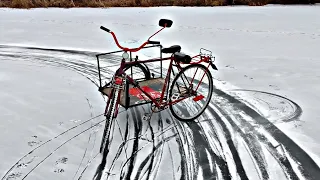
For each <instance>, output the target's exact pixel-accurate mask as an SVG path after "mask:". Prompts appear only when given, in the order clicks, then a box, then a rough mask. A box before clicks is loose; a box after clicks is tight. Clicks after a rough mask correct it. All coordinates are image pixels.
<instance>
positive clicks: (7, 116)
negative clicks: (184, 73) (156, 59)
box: [0, 5, 320, 179]
mask: <svg viewBox="0 0 320 180" xmlns="http://www.w3.org/2000/svg"><path fill="white" fill-rule="evenodd" d="M319 8H320V6H271V5H270V6H264V7H214V8H189V7H188V8H187V7H186V8H178V7H162V8H109V9H91V8H79V9H56V8H52V9H31V10H12V9H7V8H2V9H0V44H1V45H2V46H1V47H0V60H1V66H0V82H1V85H2V88H1V89H0V118H1V119H2V123H1V125H0V132H1V134H0V147H1V148H0V152H1V153H0V157H1V159H2V162H3V163H1V165H0V171H1V172H3V173H4V174H3V175H5V173H6V172H8V175H10V173H11V174H13V175H12V176H11V177H16V178H18V177H20V178H21V179H22V178H23V177H24V176H25V175H26V174H27V172H29V171H30V170H31V169H32V168H33V167H35V165H36V164H38V163H39V162H41V161H42V160H43V159H44V158H45V157H46V156H47V155H48V154H50V152H54V153H53V155H52V156H50V157H49V158H48V159H45V161H44V162H43V163H40V164H39V165H38V166H37V167H36V169H35V170H34V171H32V173H30V175H28V177H29V178H30V179H42V178H41V177H48V176H47V175H49V174H50V175H52V174H54V175H55V176H50V177H52V178H53V179H56V176H57V177H58V176H61V177H64V178H63V179H71V178H74V177H78V176H79V174H80V173H81V171H82V170H83V169H85V167H86V164H88V162H89V161H90V159H92V158H93V157H94V156H95V155H96V153H97V149H98V146H99V145H100V144H99V143H100V139H101V135H102V127H101V126H102V125H103V124H102V123H101V124H102V125H99V126H97V127H99V128H95V127H93V128H91V127H92V125H94V124H95V123H99V122H100V121H101V120H103V117H99V118H96V119H94V121H92V122H91V121H90V123H88V124H83V125H80V126H77V125H79V124H81V122H83V121H85V120H89V119H90V118H91V117H95V116H99V115H101V113H102V112H103V110H104V101H103V98H102V97H101V95H100V94H99V93H98V91H97V87H96V86H95V85H94V84H93V83H91V81H93V82H97V74H96V72H95V70H96V69H95V65H96V59H95V57H94V54H92V53H90V52H85V53H81V52H79V50H85V51H95V52H107V51H113V50H117V47H116V45H115V44H114V42H113V40H112V37H111V36H110V35H109V34H107V33H105V32H104V31H101V30H100V29H99V27H100V26H101V25H103V26H105V27H107V28H109V29H111V30H113V31H114V32H115V33H116V34H117V35H118V37H119V40H120V43H121V44H124V45H125V46H130V47H135V46H138V45H140V44H141V43H142V42H143V41H144V40H146V38H147V37H148V36H149V35H151V34H152V33H153V32H155V31H156V30H157V29H158V25H157V24H158V20H159V19H160V18H168V19H172V20H173V26H172V28H169V29H165V30H164V31H163V32H161V34H159V35H157V36H156V37H154V38H153V40H159V41H161V42H162V44H163V45H164V46H170V45H173V44H179V45H181V46H182V51H183V52H185V53H191V54H192V53H193V54H194V53H197V52H198V51H199V49H200V48H201V47H203V48H206V49H210V50H212V51H213V52H214V54H215V56H216V64H217V67H218V69H219V71H217V72H212V73H213V75H214V77H215V84H216V85H217V87H218V89H219V91H215V96H213V101H212V106H211V109H210V108H208V113H207V115H206V116H207V118H209V119H213V120H212V121H210V122H207V121H203V119H205V118H206V117H201V118H202V119H201V118H200V119H199V121H201V123H198V124H201V125H195V124H193V125H189V126H188V127H187V125H185V124H180V123H179V122H175V121H174V120H173V121H172V119H170V115H169V114H168V112H163V113H161V116H163V117H162V118H160V119H163V120H164V121H165V119H166V118H168V119H169V121H172V122H170V123H167V124H165V123H164V124H163V125H162V126H161V128H164V129H165V128H170V127H171V126H172V127H176V128H175V129H174V130H172V131H171V130H170V131H168V132H167V133H166V135H167V137H171V136H173V135H174V134H175V133H179V134H180V135H179V138H177V139H178V140H168V143H167V144H170V147H171V148H169V145H168V147H163V148H159V149H158V150H157V151H156V152H157V153H154V154H156V155H154V156H153V157H155V160H154V161H156V160H157V161H159V163H155V165H154V166H152V167H154V168H153V169H158V171H159V173H160V174H161V175H162V176H160V175H159V174H157V172H158V171H152V173H151V175H150V176H154V177H158V178H159V179H161V178H160V177H163V176H165V175H164V174H166V173H168V174H167V179H170V178H171V179H174V178H176V179H178V177H179V176H184V177H186V179H190V178H191V177H204V179H208V178H209V177H211V178H212V176H210V174H216V177H220V178H221V179H227V178H226V177H227V176H229V175H231V176H232V178H231V179H245V177H248V178H249V179H258V178H259V177H260V178H261V177H263V178H261V179H264V178H265V179H267V178H266V177H269V179H294V177H299V178H300V179H304V178H303V176H304V175H305V177H306V179H316V177H317V175H320V169H319V167H317V166H316V165H315V164H313V162H312V160H311V159H313V161H314V162H315V163H317V164H318V165H320V160H319V154H320V148H319V147H320V144H319V143H320V141H319V138H318V132H319V130H320V127H319V123H318V119H319V118H320V115H319V114H318V110H319V107H318V102H319V101H320V96H319V94H318V92H319V91H320V86H319V84H320V73H319V71H318V69H319V68H320V63H319V62H318V59H319V57H320V51H317V49H318V47H319V46H320V21H319V18H320V9H319ZM16 46H24V47H39V48H50V49H74V50H76V51H74V52H62V51H52V50H44V49H28V48H18V47H16ZM154 53H155V52H151V51H150V52H145V53H143V54H142V56H144V57H148V56H151V55H154ZM110 64H112V62H110ZM70 70H72V71H70ZM105 73H106V74H108V73H110V72H107V71H106V72H105ZM79 74H81V75H83V76H80V75H79ZM88 79H90V80H91V81H89V80H88ZM235 89H238V90H235ZM248 90H250V91H248ZM234 98H235V99H234ZM236 99H238V100H239V102H238V101H237V100H236ZM242 103H243V104H242ZM132 111H134V112H135V113H136V114H137V113H139V112H141V109H137V110H132ZM132 111H130V112H127V113H126V114H129V116H130V118H129V119H130V120H131V119H136V120H139V117H136V118H134V116H135V115H133V114H132ZM226 114H228V115H226ZM219 117H220V118H221V119H220V120H219ZM119 118H120V119H123V120H124V121H122V123H123V124H122V125H121V123H120V125H119V126H120V127H122V128H123V129H126V127H127V125H126V124H125V122H126V118H125V114H123V116H122V115H121V116H120V117H119ZM153 119H154V121H152V122H153V123H152V125H149V124H148V123H147V122H143V123H142V124H141V127H142V129H143V128H147V127H149V126H151V127H154V129H156V128H158V126H159V125H158V124H157V120H159V117H154V118H153ZM80 120H81V121H80ZM130 120H129V121H130ZM136 120H134V122H135V121H136ZM130 122H131V125H132V127H133V126H134V122H133V121H132V120H131V121H130ZM75 126H77V128H75V129H74V130H75V132H71V131H68V133H66V134H64V135H62V136H59V138H61V139H52V138H53V137H55V136H56V135H58V134H59V133H63V132H65V131H66V130H68V129H69V128H72V127H75ZM78 127H79V128H78ZM86 128H91V129H89V130H88V131H86V132H84V133H82V134H81V136H80V135H79V136H77V137H75V138H74V139H72V141H70V143H69V142H68V143H66V145H64V146H62V148H59V149H58V150H57V151H54V149H55V148H57V147H58V146H59V145H60V144H61V143H63V142H65V141H67V140H68V139H69V138H72V137H74V136H76V135H77V133H80V132H81V131H83V130H85V129H86ZM161 128H160V129H159V131H160V130H161ZM201 128H202V129H201ZM120 129H121V128H120ZM130 131H132V133H129V135H128V138H130V137H134V136H135V133H136V132H135V131H136V130H130ZM145 131H146V132H149V130H148V129H143V132H145ZM199 132H201V133H199ZM69 133H70V134H69ZM149 133H150V132H149ZM151 134H153V133H151ZM201 134H204V135H201ZM119 137H120V136H119ZM146 137H149V138H150V134H149V135H148V133H147V135H146ZM165 138H166V137H162V136H159V137H157V138H156V139H154V140H153V142H157V143H160V142H161V140H163V139H165ZM210 138H211V139H210ZM50 139H52V141H50V142H49V143H47V144H45V145H43V146H41V147H42V148H39V150H38V151H34V153H35V155H32V154H31V155H30V156H27V157H26V158H24V159H22V161H23V163H24V164H26V167H27V168H21V167H22V166H23V165H20V166H19V167H18V164H19V163H17V165H16V166H14V167H13V170H12V171H9V170H10V167H11V166H13V165H14V164H15V163H16V162H17V161H18V160H19V158H21V157H23V156H24V155H25V154H27V153H28V152H29V151H31V150H32V149H34V148H35V147H36V146H37V145H40V144H41V143H43V142H46V141H47V140H50ZM179 139H180V140H179ZM193 139H198V142H196V141H194V140H193ZM227 139H229V140H231V142H230V141H227ZM265 139H267V140H265ZM250 140H251V142H250ZM175 141H177V142H175ZM116 142H122V140H121V139H120V138H119V139H117V141H116ZM187 142H188V143H191V144H193V145H194V146H195V147H196V146H198V147H200V146H203V147H204V148H203V149H206V150H204V151H200V149H199V148H188V147H186V145H183V144H186V143H187ZM135 143H138V142H132V144H130V143H128V145H127V147H131V148H132V146H133V145H134V144H135ZM139 143H140V144H139V147H142V146H143V142H139ZM141 143H142V144H141ZM197 143H199V144H197ZM230 143H231V144H230ZM270 143H271V144H270ZM151 144H152V143H151ZM279 144H281V146H278V147H277V148H271V147H272V146H277V145H279ZM271 145H272V146H271ZM114 146H116V145H114ZM152 147H153V146H152V145H148V146H146V150H144V151H143V152H144V153H145V152H149V151H150V152H151V150H152ZM178 147H180V148H182V150H181V149H179V148H178ZM281 147H283V148H284V149H285V150H283V149H282V148H281ZM279 148H280V149H279ZM128 149H130V148H128ZM169 149H170V150H169ZM115 151H116V150H115ZM131 151H133V150H128V152H129V154H131ZM160 152H163V153H164V154H163V155H161V156H160V155H159V154H162V153H160ZM168 152H170V153H168ZM181 152H184V153H187V154H185V156H181V157H179V158H178V157H177V158H174V157H171V158H170V155H169V154H171V155H173V156H176V155H177V154H179V155H181V154H183V153H181ZM197 152H198V153H197ZM255 152H257V153H255ZM115 154H116V153H115V152H113V153H111V154H110V156H115ZM140 154H141V155H140ZM140 154H139V153H138V156H137V157H136V158H135V162H136V164H139V163H142V161H143V159H145V158H146V157H145V156H146V155H147V153H145V155H144V154H143V153H140ZM175 154H176V155H175ZM204 154H206V155H204ZM212 154H214V155H212ZM203 156H205V157H203ZM38 157H39V158H38ZM82 157H84V158H82ZM161 157H162V158H164V159H161ZM283 157H285V158H284V159H285V160H283V159H282V158H283ZM66 158H67V159H66ZM98 158H99V157H98ZM98 158H96V159H94V161H93V163H92V164H91V165H90V166H89V167H88V170H86V171H84V172H86V173H85V174H84V175H86V177H87V178H89V177H92V176H93V174H94V172H95V169H96V167H97V165H98V164H99V163H100V162H99V161H100V159H98ZM126 158H127V157H126V153H123V152H122V153H121V156H120V157H119V159H118V161H119V163H121V162H123V161H124V160H125V159H126ZM165 158H168V159H165ZM184 158H187V159H191V160H190V162H188V163H189V164H193V165H186V166H185V167H184V168H185V169H184V170H183V169H182V168H181V167H180V165H181V164H183V163H181V164H179V163H180V161H181V162H182V161H183V160H182V159H184ZM201 158H202V159H201ZM237 158H238V159H241V161H240V162H239V161H237ZM308 158H310V159H308ZM111 159H112V158H111ZM133 159H134V158H133ZM219 160H221V161H222V160H223V162H226V164H227V166H226V167H227V169H228V172H226V171H224V170H225V169H223V168H222V166H221V164H223V163H221V162H219ZM259 161H260V164H259ZM28 162H29V164H31V165H30V166H28ZM129 162H130V161H129ZM148 162H149V161H148ZM160 162H161V163H160ZM171 162H172V163H171ZM196 162H198V164H200V165H199V166H197V165H195V164H197V163H196ZM287 162H290V164H291V166H292V167H291V168H290V167H288V166H287V164H286V163H287ZM32 163H33V165H32ZM219 163H220V164H219ZM239 163H240V164H239ZM299 163H300V164H302V165H306V166H304V167H301V168H298V164H299ZM129 164H130V163H129ZM168 164H170V166H169V165H168ZM208 165H209V167H207V166H208ZM214 165H215V166H216V167H215V166H214ZM147 166H148V165H145V166H138V165H137V167H136V166H135V168H134V169H133V170H132V173H133V174H131V177H133V176H135V177H139V178H141V177H142V174H141V177H140V175H139V173H138V172H139V167H141V169H142V171H143V172H148V168H149V167H148V168H147ZM28 167H29V169H28ZM78 167H81V168H78ZM119 167H120V165H119V164H118V165H115V167H114V168H113V171H114V173H115V174H117V176H118V175H119V173H118V171H117V168H119ZM169 167H170V168H169ZM173 167H175V168H176V169H178V170H176V171H170V173H169V172H168V169H166V168H169V169H170V170H172V168H173ZM178 167H179V168H178ZM197 167H200V168H197ZM61 169H63V172H61ZM77 169H80V170H79V171H77ZM128 169H130V168H127V169H126V172H127V173H128V171H129V170H128ZM141 169H140V170H141ZM199 169H201V170H199ZM241 169H242V170H241ZM253 169H254V170H253ZM44 170H47V171H48V173H49V174H47V173H46V172H44ZM19 173H21V175H19ZM286 173H287V174H286ZM304 173H305V174H304ZM288 174H294V175H292V176H288ZM36 177H37V178H36ZM318 177H319V176H318ZM83 178H84V179H87V178H85V177H83ZM110 178H111V179H112V177H111V176H110ZM149 178H150V179H152V178H151V177H149ZM18 179H19V178H18ZM116 179H117V178H116ZM200 179H201V178H200Z"/></svg>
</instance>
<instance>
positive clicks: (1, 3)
mask: <svg viewBox="0 0 320 180" xmlns="http://www.w3.org/2000/svg"><path fill="white" fill-rule="evenodd" d="M315 3H320V0H0V7H10V8H47V7H61V8H72V7H154V6H228V5H249V6H261V5H267V4H315Z"/></svg>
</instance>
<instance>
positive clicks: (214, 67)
mask: <svg viewBox="0 0 320 180" xmlns="http://www.w3.org/2000/svg"><path fill="white" fill-rule="evenodd" d="M211 66H212V69H214V70H217V71H218V68H217V66H216V65H215V64H213V63H211Z"/></svg>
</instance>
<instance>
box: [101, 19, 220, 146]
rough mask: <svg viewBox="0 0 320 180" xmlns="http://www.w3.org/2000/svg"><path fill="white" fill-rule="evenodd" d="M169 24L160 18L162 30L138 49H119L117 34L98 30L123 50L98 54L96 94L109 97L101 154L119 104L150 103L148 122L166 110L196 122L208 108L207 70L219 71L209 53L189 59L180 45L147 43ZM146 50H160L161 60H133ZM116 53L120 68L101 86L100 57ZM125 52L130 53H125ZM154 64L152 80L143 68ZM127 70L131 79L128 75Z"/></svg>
mask: <svg viewBox="0 0 320 180" xmlns="http://www.w3.org/2000/svg"><path fill="white" fill-rule="evenodd" d="M172 23H173V22H172V21H171V20H168V19H160V21H159V26H161V27H162V28H161V29H160V30H159V31H157V32H156V33H154V34H153V35H151V36H150V37H149V38H148V40H147V41H146V42H144V43H143V44H142V45H141V46H140V47H138V48H126V47H122V46H121V45H120V44H119V42H118V40H117V37H116V35H115V34H114V33H113V32H112V31H111V30H109V29H107V28H105V27H103V26H101V27H100V28H101V29H102V30H104V31H106V32H108V33H110V34H111V35H112V36H113V38H114V41H115V43H116V44H117V46H118V47H119V48H120V49H122V51H115V52H110V53H103V54H98V55H97V62H98V72H99V81H100V87H99V91H100V92H101V93H102V94H103V95H107V96H108V101H107V105H106V109H105V116H106V125H105V130H104V134H103V139H102V142H101V148H100V152H102V150H103V148H104V145H105V144H106V143H107V142H106V140H105V139H106V135H107V134H108V136H109V133H110V127H111V123H112V121H113V120H114V118H116V117H117V115H118V112H119V105H121V106H122V107H124V108H125V109H128V108H130V107H134V106H139V105H143V104H151V113H149V114H145V116H144V119H145V120H149V119H150V118H151V115H152V113H154V112H159V111H162V110H164V109H167V108H168V107H169V109H170V111H171V113H172V115H173V116H174V117H175V118H176V119H178V120H180V121H192V120H194V119H196V118H197V117H199V116H200V115H201V114H202V113H203V111H204V110H205V109H206V107H207V106H208V104H209V102H210V100H211V96H212V91H213V81H212V75H211V73H210V71H209V67H210V66H211V67H212V68H213V69H214V70H218V69H217V67H216V66H215V64H213V62H214V59H215V58H214V57H213V56H212V52H211V51H209V50H206V49H203V48H201V49H200V53H199V54H198V55H195V56H193V57H190V56H189V55H186V54H184V53H181V52H180V51H181V46H179V45H174V46H171V47H168V48H162V45H161V44H160V42H159V41H151V40H150V39H151V38H152V37H153V36H155V35H156V34H158V33H159V32H160V31H162V30H163V29H164V28H169V27H171V26H172ZM147 45H151V46H147ZM149 47H159V48H160V58H155V59H149V60H142V61H141V60H138V56H136V58H132V53H133V52H138V51H139V50H141V49H144V48H149ZM116 52H122V53H123V54H122V59H121V63H120V68H119V69H118V70H117V71H116V72H115V74H114V75H113V77H112V80H111V81H110V82H109V83H106V84H105V85H104V86H102V80H101V72H100V68H101V67H100V61H99V57H100V56H102V55H110V54H112V53H116ZM128 52H129V53H130V54H128ZM162 54H171V56H169V57H165V58H162ZM166 60H168V61H169V68H168V69H167V73H166V76H165V78H164V77H163V76H164V74H163V73H162V70H163V67H162V62H163V61H166ZM157 61H158V62H160V67H159V69H160V71H161V72H160V77H154V74H153V73H152V77H151V75H150V70H149V68H148V66H146V63H151V62H157ZM133 67H137V68H138V69H139V70H140V71H141V72H142V73H143V77H142V78H139V79H134V78H133V76H132V75H133V73H132V68H133ZM173 67H175V68H176V69H177V70H178V73H175V72H174V70H173ZM130 69H131V76H130V74H129V73H127V71H128V70H130ZM171 74H173V75H174V78H173V80H172V83H171V84H170V81H171ZM169 85H170V88H169ZM107 139H109V138H107ZM107 144H108V143H107Z"/></svg>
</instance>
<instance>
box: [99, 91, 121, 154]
mask: <svg viewBox="0 0 320 180" xmlns="http://www.w3.org/2000/svg"><path fill="white" fill-rule="evenodd" d="M111 94H112V98H111V99H110V103H109V105H108V107H107V113H106V123H105V128H104V131H103V135H102V140H101V144H100V153H102V152H103V151H104V149H105V146H106V145H107V144H106V143H105V142H106V137H108V138H109V134H110V126H111V125H112V123H111V121H112V120H113V117H114V112H115V111H113V110H114V109H115V106H116V105H117V99H118V97H117V96H116V94H119V89H117V90H114V89H113V90H112V92H111Z"/></svg>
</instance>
